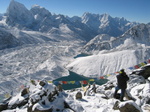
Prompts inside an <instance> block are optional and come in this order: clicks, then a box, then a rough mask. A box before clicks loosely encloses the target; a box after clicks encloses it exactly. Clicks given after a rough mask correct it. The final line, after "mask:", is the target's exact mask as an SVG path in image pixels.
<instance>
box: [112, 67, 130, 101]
mask: <svg viewBox="0 0 150 112" xmlns="http://www.w3.org/2000/svg"><path fill="white" fill-rule="evenodd" d="M128 80H129V77H128V76H127V74H126V72H125V71H124V69H121V70H120V73H119V75H117V87H116V88H115V93H114V98H117V92H118V90H120V89H121V95H120V101H123V98H124V95H125V91H126V88H127V81H128Z"/></svg>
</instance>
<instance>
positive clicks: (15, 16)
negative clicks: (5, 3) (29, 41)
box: [6, 0, 34, 28]
mask: <svg viewBox="0 0 150 112" xmlns="http://www.w3.org/2000/svg"><path fill="white" fill-rule="evenodd" d="M6 15H7V19H6V23H7V24H8V25H10V26H18V27H20V28H22V27H30V26H31V24H32V23H33V20H34V18H33V15H32V14H31V12H30V11H29V10H28V9H27V8H26V7H25V6H24V5H23V4H21V3H19V2H17V1H15V0H12V1H11V2H10V4H9V7H8V8H7V13H6Z"/></svg>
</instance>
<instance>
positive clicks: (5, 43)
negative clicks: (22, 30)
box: [0, 28, 20, 50]
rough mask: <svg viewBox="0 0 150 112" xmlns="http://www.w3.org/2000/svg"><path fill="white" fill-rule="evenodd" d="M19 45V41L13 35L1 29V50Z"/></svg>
mask: <svg viewBox="0 0 150 112" xmlns="http://www.w3.org/2000/svg"><path fill="white" fill-rule="evenodd" d="M19 44H20V43H19V40H18V39H16V38H15V37H14V36H13V35H12V34H11V33H9V32H7V31H5V30H4V29H2V28H0V50H1V49H4V48H11V47H16V46H18V45H19Z"/></svg>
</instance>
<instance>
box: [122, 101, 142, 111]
mask: <svg viewBox="0 0 150 112" xmlns="http://www.w3.org/2000/svg"><path fill="white" fill-rule="evenodd" d="M119 110H120V112H141V109H140V107H139V106H138V105H137V104H136V103H134V102H133V101H126V102H122V103H120V104H119Z"/></svg>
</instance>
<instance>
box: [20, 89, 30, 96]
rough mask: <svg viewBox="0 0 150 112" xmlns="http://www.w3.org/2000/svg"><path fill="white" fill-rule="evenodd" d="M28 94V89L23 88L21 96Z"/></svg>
mask: <svg viewBox="0 0 150 112" xmlns="http://www.w3.org/2000/svg"><path fill="white" fill-rule="evenodd" d="M28 93H29V89H28V88H24V89H23V90H22V91H21V96H24V95H26V94H28Z"/></svg>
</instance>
